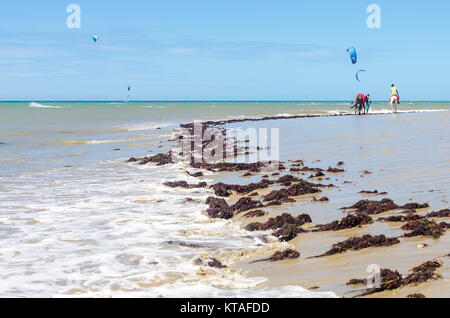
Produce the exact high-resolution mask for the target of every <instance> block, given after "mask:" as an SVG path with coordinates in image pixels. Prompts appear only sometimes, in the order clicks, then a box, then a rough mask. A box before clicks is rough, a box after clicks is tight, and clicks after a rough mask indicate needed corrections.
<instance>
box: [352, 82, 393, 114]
mask: <svg viewBox="0 0 450 318" xmlns="http://www.w3.org/2000/svg"><path fill="white" fill-rule="evenodd" d="M371 103H372V101H371V100H370V94H366V95H364V94H363V93H359V94H358V95H356V98H355V104H354V105H353V106H352V108H353V109H354V110H355V113H358V114H359V115H362V114H368V113H369V110H370V104H371ZM399 104H400V95H399V94H398V89H397V87H395V85H394V84H392V85H391V98H390V103H389V105H390V106H391V107H392V108H393V111H394V113H397V106H398V105H399Z"/></svg>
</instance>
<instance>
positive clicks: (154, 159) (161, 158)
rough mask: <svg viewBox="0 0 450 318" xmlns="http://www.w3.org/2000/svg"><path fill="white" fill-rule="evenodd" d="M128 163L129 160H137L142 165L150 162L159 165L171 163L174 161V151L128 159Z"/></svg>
mask: <svg viewBox="0 0 450 318" xmlns="http://www.w3.org/2000/svg"><path fill="white" fill-rule="evenodd" d="M126 162H127V163H129V162H137V163H138V164H140V165H146V164H148V163H150V162H151V163H156V165H157V166H164V165H167V164H170V163H173V160H172V151H169V152H168V153H166V154H163V153H159V154H157V155H154V156H149V157H142V158H134V157H132V158H130V159H128V160H127V161H126Z"/></svg>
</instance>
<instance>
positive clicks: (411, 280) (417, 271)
mask: <svg viewBox="0 0 450 318" xmlns="http://www.w3.org/2000/svg"><path fill="white" fill-rule="evenodd" d="M441 266H442V261H441V260H439V259H435V260H432V261H428V262H425V263H423V264H421V265H419V266H416V267H414V268H413V269H411V270H410V272H411V273H410V274H409V275H408V276H406V277H405V278H403V277H402V275H401V274H400V273H399V272H398V271H392V270H390V269H382V270H381V273H380V274H381V277H380V279H381V286H380V288H371V289H367V290H366V291H365V292H364V293H363V294H362V295H361V296H364V295H370V294H374V293H379V292H381V291H384V290H393V289H397V288H400V287H403V286H406V285H412V284H414V285H417V284H420V283H424V282H426V281H429V280H431V279H434V280H435V279H439V278H440V277H441V276H440V275H439V274H437V273H436V270H437V269H438V268H439V267H441ZM364 282H366V280H363V279H352V280H350V281H349V282H348V283H347V285H356V283H361V284H362V283H364ZM354 283H355V284H354ZM419 295H420V294H419ZM422 296H423V295H422ZM408 297H409V296H408ZM410 298H411V297H410ZM413 298H416V297H413ZM419 298H423V297H419Z"/></svg>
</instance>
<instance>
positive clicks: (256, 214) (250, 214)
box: [244, 210, 267, 218]
mask: <svg viewBox="0 0 450 318" xmlns="http://www.w3.org/2000/svg"><path fill="white" fill-rule="evenodd" d="M265 215H267V212H264V211H263V210H254V211H250V212H248V213H246V214H245V215H244V217H246V218H256V217H261V216H265Z"/></svg>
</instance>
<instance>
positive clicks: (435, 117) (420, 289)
mask: <svg viewBox="0 0 450 318" xmlns="http://www.w3.org/2000/svg"><path fill="white" fill-rule="evenodd" d="M449 119H450V116H449V115H448V113H440V114H401V115H383V116H373V117H345V118H308V119H289V120H283V121H277V120H269V121H262V122H258V123H255V122H253V123H251V126H252V127H256V128H259V127H267V128H280V142H281V145H280V149H281V161H286V166H287V167H289V166H290V165H291V164H292V163H293V162H289V160H297V159H302V160H304V164H305V165H307V166H309V167H320V168H323V169H327V168H328V167H329V166H331V167H336V164H337V163H338V162H339V161H344V163H345V165H344V166H343V168H344V169H345V172H343V173H337V174H334V173H325V174H326V176H325V177H323V178H321V179H317V178H315V179H309V180H308V181H311V182H316V183H325V184H326V183H333V184H334V185H336V187H334V188H326V189H323V193H320V194H318V195H316V197H317V198H320V197H322V196H326V197H328V198H329V199H330V201H329V202H325V203H323V202H315V201H314V200H313V199H312V197H313V195H306V196H302V197H297V198H296V202H295V203H291V204H284V205H283V206H281V207H270V208H264V209H263V210H264V211H266V212H269V213H268V215H266V216H264V217H260V218H250V219H249V218H244V217H242V216H243V214H245V213H241V214H238V215H237V216H235V217H234V220H235V221H236V222H240V223H242V226H245V225H247V224H248V223H250V222H262V223H263V222H265V221H267V219H268V218H269V217H274V216H277V215H281V214H282V213H285V212H287V213H290V214H292V215H293V216H296V215H299V214H303V213H307V214H309V215H310V216H311V218H312V220H313V223H312V224H309V225H306V226H304V227H303V228H304V229H308V228H309V229H310V228H311V227H313V226H314V225H316V224H324V223H328V222H332V221H334V220H340V219H342V218H343V217H344V216H345V215H346V214H345V213H344V212H343V211H342V210H340V208H342V207H345V206H351V205H353V204H354V203H356V202H357V201H359V200H362V199H366V198H367V199H370V200H381V199H383V198H386V197H388V198H391V199H393V200H394V201H395V202H396V203H398V204H399V205H404V204H406V203H410V202H418V203H425V202H427V203H428V204H429V205H430V208H427V209H423V210H418V211H417V212H418V213H419V214H426V213H429V212H431V211H438V210H440V209H444V208H448V207H449V204H448V195H449V192H448V191H449V189H450V165H449V163H450V160H449V158H450V150H449V149H450V148H449V146H450V143H449V139H448V136H449V134H448V127H449V126H448V120H449ZM229 126H232V127H242V126H243V125H242V123H238V124H232V125H229ZM227 127H228V126H227ZM243 128H246V126H244V127H243ZM288 170H289V169H288ZM364 171H369V172H370V174H368V173H364ZM263 174H264V173H261V174H255V175H254V176H252V177H246V178H244V177H242V173H232V174H230V173H221V174H219V175H217V176H216V177H217V179H218V180H220V181H221V182H224V183H230V184H234V183H238V184H248V183H250V182H258V181H260V180H261V176H262V175H263ZM285 174H292V175H296V176H299V177H301V178H304V179H307V177H308V176H309V175H310V174H311V173H298V172H284V173H282V174H281V175H285ZM274 178H278V177H270V179H271V180H273V179H274ZM327 179H328V180H327ZM275 189H276V187H275ZM375 189H377V190H378V191H379V192H387V193H388V194H387V195H381V196H380V195H364V194H360V193H359V192H360V191H363V190H367V191H373V190H375ZM270 190H272V189H264V190H259V191H258V190H257V191H256V192H258V194H259V196H258V197H253V199H261V196H262V195H265V194H267V193H268V192H269V191H270ZM238 199H239V197H238V196H232V197H230V198H227V199H226V200H227V202H229V204H230V205H231V204H232V203H234V202H235V201H237V200H238ZM399 212H400V210H394V211H389V212H387V213H383V214H380V215H376V216H373V218H374V220H376V219H378V218H379V217H384V216H390V215H395V214H398V213H399ZM437 221H438V222H442V221H444V222H449V221H450V220H449V218H445V219H442V218H441V219H438V220H437ZM403 224H404V223H381V222H374V223H373V224H370V225H367V226H363V227H360V228H354V229H349V230H342V231H336V232H319V233H303V234H299V235H298V236H297V237H296V238H295V239H294V240H292V241H290V242H288V244H289V246H290V247H291V248H293V249H294V250H297V251H299V252H300V253H301V257H300V259H299V260H293V261H292V260H289V261H280V262H257V263H252V262H251V261H252V260H245V261H241V262H239V263H238V264H236V265H235V266H234V267H235V268H239V269H242V270H245V271H248V273H249V276H250V277H266V278H268V281H267V282H266V283H265V284H264V286H267V287H280V286H285V285H299V286H302V287H304V288H311V289H312V290H315V291H333V292H335V293H336V294H337V295H339V296H342V297H353V296H356V295H358V294H359V293H361V291H362V289H363V288H364V286H357V287H355V286H353V287H350V286H347V285H346V282H348V281H349V280H350V279H353V278H367V276H368V275H369V274H368V273H367V272H366V269H367V267H368V266H369V265H370V264H377V265H378V266H380V267H381V268H389V269H391V270H398V271H399V272H400V273H401V274H402V275H404V276H406V275H407V273H408V270H410V269H411V268H413V267H415V266H417V265H420V264H422V263H424V262H426V261H429V260H432V259H435V258H441V259H442V261H443V266H442V267H441V268H439V269H438V271H437V273H439V274H440V275H441V276H442V278H441V279H438V280H435V281H431V282H427V283H423V284H420V285H418V286H407V287H404V288H401V289H397V290H394V291H385V292H382V293H377V294H373V295H371V296H369V297H406V296H407V295H409V294H414V293H421V294H424V295H426V296H427V297H449V296H450V288H449V287H450V271H449V267H450V259H449V258H448V257H443V256H444V255H447V254H448V253H449V247H450V244H449V243H450V236H449V233H448V232H447V234H445V235H443V236H442V237H441V238H439V239H433V238H428V237H414V238H401V239H400V241H401V243H400V244H397V245H394V246H390V247H379V248H368V249H363V250H360V251H347V252H345V253H343V254H338V255H333V256H329V257H322V258H314V259H307V258H308V257H311V256H316V255H319V254H322V253H324V252H325V251H327V250H328V249H330V248H331V246H332V245H333V244H335V243H337V242H340V241H344V240H346V239H348V238H350V237H354V236H362V235H364V234H372V235H380V234H384V235H386V237H399V236H402V235H403V234H404V231H403V230H402V229H400V227H401V226H402V225H403ZM419 244H427V245H428V247H426V248H418V247H417V246H418V245H419ZM272 252H273V251H272V250H270V251H269V250H268V251H267V253H264V252H263V251H262V252H260V253H259V254H255V255H254V256H255V257H260V258H262V257H267V256H270V254H271V253H272ZM221 257H222V259H224V258H225V259H226V256H225V255H221ZM253 260H254V259H253Z"/></svg>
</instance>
